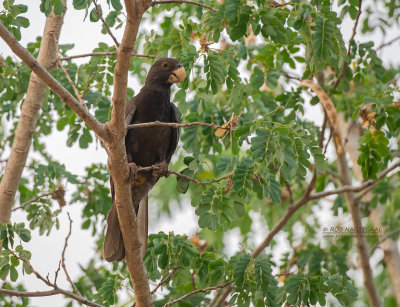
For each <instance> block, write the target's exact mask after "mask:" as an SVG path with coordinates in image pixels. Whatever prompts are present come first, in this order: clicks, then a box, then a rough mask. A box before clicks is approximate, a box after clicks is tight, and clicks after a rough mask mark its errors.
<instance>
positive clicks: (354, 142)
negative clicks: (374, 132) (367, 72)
mask: <svg viewBox="0 0 400 307" xmlns="http://www.w3.org/2000/svg"><path fill="white" fill-rule="evenodd" d="M338 120H339V126H340V127H342V128H343V132H345V134H344V135H343V136H345V137H346V144H345V148H346V152H347V153H348V154H349V158H350V160H351V162H352V164H353V165H352V169H353V172H354V175H355V177H356V178H357V180H358V181H360V182H362V181H363V177H362V173H361V167H360V166H359V165H358V164H357V159H358V157H359V155H360V152H359V151H358V147H359V145H358V139H359V138H360V136H361V130H360V127H359V125H357V124H354V123H349V122H346V121H345V120H344V118H343V116H342V115H340V116H339V118H338ZM371 198H372V193H367V194H366V195H365V196H364V200H366V201H368V200H370V199H371ZM382 216H383V207H382V205H378V207H377V208H376V209H372V210H371V213H370V215H369V218H370V220H371V222H372V224H373V225H374V227H375V228H379V229H382V224H381V218H382ZM380 247H381V248H382V250H383V257H384V260H385V263H386V266H387V270H388V273H389V275H390V279H391V281H392V285H393V290H394V291H393V293H394V295H395V297H396V301H397V305H398V306H400V254H399V249H398V247H397V243H396V242H395V241H393V240H392V239H391V238H388V239H386V240H385V241H383V242H382V243H381V244H380Z"/></svg>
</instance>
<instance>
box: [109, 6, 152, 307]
mask: <svg viewBox="0 0 400 307" xmlns="http://www.w3.org/2000/svg"><path fill="white" fill-rule="evenodd" d="M124 2H125V7H126V12H127V18H126V23H125V29H124V34H123V37H122V40H121V45H120V46H119V48H118V52H117V60H116V65H115V70H114V92H113V97H112V105H113V108H112V113H111V121H110V122H108V123H106V124H105V126H106V129H107V131H108V133H109V134H110V136H112V137H111V138H110V140H109V142H107V143H108V144H107V145H108V166H109V170H110V173H111V176H112V177H113V180H114V187H115V195H114V196H115V198H114V205H115V206H116V208H117V213H118V220H119V224H120V228H121V233H122V237H123V241H124V246H125V262H126V265H127V268H128V271H129V274H130V277H131V280H132V285H133V289H134V291H135V301H136V305H137V306H138V307H149V306H153V301H152V297H151V294H150V288H149V281H148V277H147V272H146V269H145V267H144V264H143V258H142V254H141V252H140V246H141V245H142V243H141V242H140V238H139V234H138V231H137V229H138V224H137V221H136V214H135V211H134V209H133V204H132V191H131V183H130V175H129V174H130V172H129V166H128V160H127V156H126V149H125V141H124V140H125V135H126V122H125V101H126V90H127V83H128V71H129V67H130V63H131V55H132V52H133V48H134V45H135V41H136V36H137V33H138V29H139V25H140V22H141V19H142V16H143V13H144V12H145V11H146V9H148V8H149V7H150V6H151V1H150V0H125V1H124Z"/></svg>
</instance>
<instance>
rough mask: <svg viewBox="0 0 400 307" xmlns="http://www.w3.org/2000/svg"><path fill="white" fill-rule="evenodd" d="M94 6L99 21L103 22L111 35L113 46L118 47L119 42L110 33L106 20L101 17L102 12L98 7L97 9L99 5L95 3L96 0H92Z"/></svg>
mask: <svg viewBox="0 0 400 307" xmlns="http://www.w3.org/2000/svg"><path fill="white" fill-rule="evenodd" d="M93 3H94V6H95V7H96V13H97V16H99V18H100V20H101V22H102V23H103V25H104V26H105V27H106V29H107V33H108V34H109V35H110V36H111V38H112V40H113V41H114V43H115V46H117V48H118V47H119V42H118V41H117V39H116V38H115V36H114V34H112V32H111V29H110V27H109V26H108V24H107V22H106V21H105V20H104V18H103V14H102V13H101V11H100V9H99V5H98V4H97V1H96V0H94V1H93Z"/></svg>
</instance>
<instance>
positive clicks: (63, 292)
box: [1, 250, 103, 307]
mask: <svg viewBox="0 0 400 307" xmlns="http://www.w3.org/2000/svg"><path fill="white" fill-rule="evenodd" d="M8 252H9V253H10V254H11V255H13V256H14V257H15V258H17V259H18V260H21V261H23V262H24V263H25V264H26V265H27V266H28V267H29V268H30V269H31V271H32V273H33V274H35V276H36V277H37V278H38V279H40V280H41V281H42V282H44V283H45V284H46V285H48V286H49V287H52V288H53V291H54V292H57V293H54V294H53V291H44V292H42V293H44V294H45V296H48V295H55V294H63V295H65V296H68V297H69V298H72V299H73V300H75V301H78V302H81V303H83V304H85V305H88V306H93V307H103V306H102V305H99V304H97V303H94V302H91V301H89V300H87V299H85V298H83V297H80V296H78V295H75V294H74V293H72V292H70V291H67V290H64V289H62V288H59V287H58V286H57V285H56V284H54V283H52V282H50V280H49V279H48V278H47V279H46V278H44V277H43V276H42V275H41V274H40V273H39V272H38V271H36V270H35V269H34V268H33V266H32V264H31V263H30V261H29V260H27V259H25V258H22V257H20V256H18V255H17V254H16V253H15V252H13V251H11V250H8ZM1 290H4V289H1ZM25 293H29V292H25ZM35 293H37V292H31V294H33V296H39V295H35ZM39 293H40V292H39ZM14 294H15V295H16V296H23V295H19V294H21V293H18V292H16V293H14ZM17 294H18V295H17ZM9 295H13V294H10V293H9Z"/></svg>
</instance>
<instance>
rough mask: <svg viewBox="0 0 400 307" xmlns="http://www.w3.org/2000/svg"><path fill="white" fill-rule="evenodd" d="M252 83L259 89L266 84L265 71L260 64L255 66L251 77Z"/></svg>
mask: <svg viewBox="0 0 400 307" xmlns="http://www.w3.org/2000/svg"><path fill="white" fill-rule="evenodd" d="M250 84H251V86H253V87H254V88H257V89H258V88H260V87H261V86H262V85H263V84H264V72H263V71H262V70H261V68H259V67H258V66H255V67H254V70H253V74H252V75H251V78H250Z"/></svg>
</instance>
